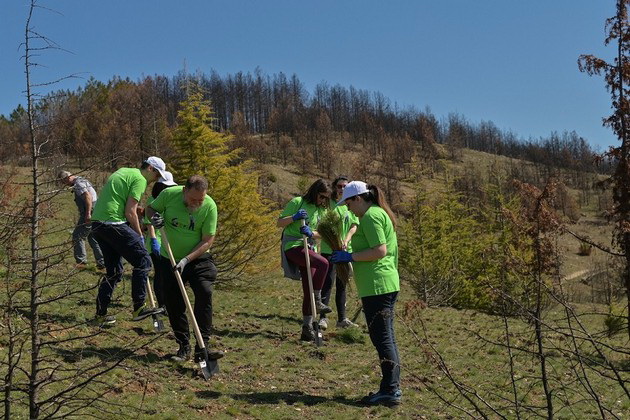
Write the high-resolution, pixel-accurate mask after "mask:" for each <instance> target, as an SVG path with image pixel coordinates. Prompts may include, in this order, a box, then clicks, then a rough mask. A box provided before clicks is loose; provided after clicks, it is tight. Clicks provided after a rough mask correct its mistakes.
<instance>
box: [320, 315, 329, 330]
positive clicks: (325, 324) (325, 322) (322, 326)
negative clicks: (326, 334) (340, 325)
mask: <svg viewBox="0 0 630 420" xmlns="http://www.w3.org/2000/svg"><path fill="white" fill-rule="evenodd" d="M319 328H320V329H322V330H325V329H326V328H328V320H327V319H326V318H322V319H320V320H319Z"/></svg>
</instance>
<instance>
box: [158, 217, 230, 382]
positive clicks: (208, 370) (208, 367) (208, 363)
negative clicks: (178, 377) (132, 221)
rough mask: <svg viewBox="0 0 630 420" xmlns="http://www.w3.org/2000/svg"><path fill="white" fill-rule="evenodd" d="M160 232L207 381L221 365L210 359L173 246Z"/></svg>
mask: <svg viewBox="0 0 630 420" xmlns="http://www.w3.org/2000/svg"><path fill="white" fill-rule="evenodd" d="M160 232H162V243H163V245H164V246H165V247H166V252H167V254H168V258H169V260H171V266H172V268H173V272H174V273H175V278H176V279H177V285H178V286H179V290H180V291H181V292H182V297H183V298H184V302H185V303H186V310H187V311H188V314H189V315H190V319H192V324H193V329H194V330H195V337H196V338H197V345H198V346H199V347H200V348H201V350H202V351H203V359H201V360H200V361H199V369H201V374H202V375H203V378H204V379H205V380H206V381H207V380H208V379H210V377H212V375H215V374H217V373H219V363H218V362H217V361H216V360H214V359H210V358H209V357H208V349H207V348H206V343H205V342H204V340H203V337H202V336H201V331H199V325H197V319H196V318H195V314H194V312H193V309H192V306H191V305H190V299H188V294H187V293H186V288H184V282H183V280H182V276H181V274H180V273H179V271H177V270H176V269H175V266H176V265H177V263H176V262H175V257H174V256H173V251H172V250H171V245H170V244H169V243H168V237H167V236H166V229H164V228H161V229H160Z"/></svg>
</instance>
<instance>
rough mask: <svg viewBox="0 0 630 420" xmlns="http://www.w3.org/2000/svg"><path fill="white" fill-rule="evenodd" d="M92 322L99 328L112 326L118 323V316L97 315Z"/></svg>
mask: <svg viewBox="0 0 630 420" xmlns="http://www.w3.org/2000/svg"><path fill="white" fill-rule="evenodd" d="M90 323H91V324H92V325H95V326H97V327H99V328H111V327H113V326H114V324H115V323H116V318H114V316H112V315H96V316H95V317H94V319H93V320H92V321H91V322H90Z"/></svg>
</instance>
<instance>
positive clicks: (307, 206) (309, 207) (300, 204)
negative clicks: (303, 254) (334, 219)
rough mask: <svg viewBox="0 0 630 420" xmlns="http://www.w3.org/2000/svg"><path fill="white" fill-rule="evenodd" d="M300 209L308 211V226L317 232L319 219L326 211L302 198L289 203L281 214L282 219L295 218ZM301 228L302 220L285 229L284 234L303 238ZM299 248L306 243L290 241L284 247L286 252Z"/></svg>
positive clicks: (296, 198)
mask: <svg viewBox="0 0 630 420" xmlns="http://www.w3.org/2000/svg"><path fill="white" fill-rule="evenodd" d="M300 209H304V210H306V213H308V225H309V226H310V227H311V229H312V230H317V224H318V223H319V218H320V217H321V216H322V215H323V214H324V211H326V209H325V208H322V207H317V206H316V205H315V204H311V203H308V202H307V201H306V200H304V199H303V198H302V197H295V198H293V199H291V201H289V202H288V203H287V205H286V206H285V207H284V210H282V213H280V217H287V216H293V215H294V214H295V213H296V212H297V211H298V210H300ZM300 226H302V220H296V221H295V222H291V224H289V225H288V226H286V227H285V228H284V234H285V235H287V236H294V237H296V238H301V237H302V234H301V233H300ZM298 246H300V247H301V246H304V242H302V240H299V241H288V242H287V243H286V244H285V246H284V250H285V251H286V250H288V249H291V248H295V247H298Z"/></svg>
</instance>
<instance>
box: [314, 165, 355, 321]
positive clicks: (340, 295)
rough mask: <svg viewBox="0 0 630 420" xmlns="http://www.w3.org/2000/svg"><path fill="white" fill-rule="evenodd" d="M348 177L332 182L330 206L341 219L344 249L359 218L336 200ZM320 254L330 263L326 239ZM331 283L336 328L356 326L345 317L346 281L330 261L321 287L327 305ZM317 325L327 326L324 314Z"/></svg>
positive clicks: (348, 244) (330, 251) (328, 246)
mask: <svg viewBox="0 0 630 420" xmlns="http://www.w3.org/2000/svg"><path fill="white" fill-rule="evenodd" d="M349 181H350V179H349V178H348V177H347V176H345V175H340V176H338V177H337V178H335V180H334V181H333V182H332V194H331V197H332V201H331V203H330V207H331V209H332V210H333V211H335V212H337V214H339V218H340V219H341V223H342V225H341V243H342V244H343V246H344V249H345V250H346V251H350V250H351V248H352V247H351V246H350V240H351V239H352V235H354V232H356V230H357V225H358V224H359V219H357V217H356V216H355V215H354V213H352V212H351V211H349V210H348V207H347V206H345V205H344V206H338V205H337V200H339V199H340V198H341V193H342V191H343V189H344V187H345V186H346V185H347V184H348V182H349ZM321 248H322V249H321V251H322V256H323V257H325V258H326V259H327V260H328V261H329V263H330V256H331V254H332V248H331V247H330V245H329V244H328V243H326V241H324V240H322V242H321ZM333 283H335V305H336V306H337V328H349V327H358V325H357V324H355V323H354V322H352V321H351V320H350V319H348V318H347V317H346V281H345V280H343V279H340V278H339V277H337V270H336V269H335V265H334V264H332V263H330V265H329V266H328V273H327V274H326V280H325V281H324V287H323V288H322V302H324V304H325V305H328V304H329V302H330V295H331V292H332V287H333ZM319 327H320V328H321V329H323V330H325V329H326V328H328V319H327V318H326V314H323V315H322V316H321V317H320V319H319Z"/></svg>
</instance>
